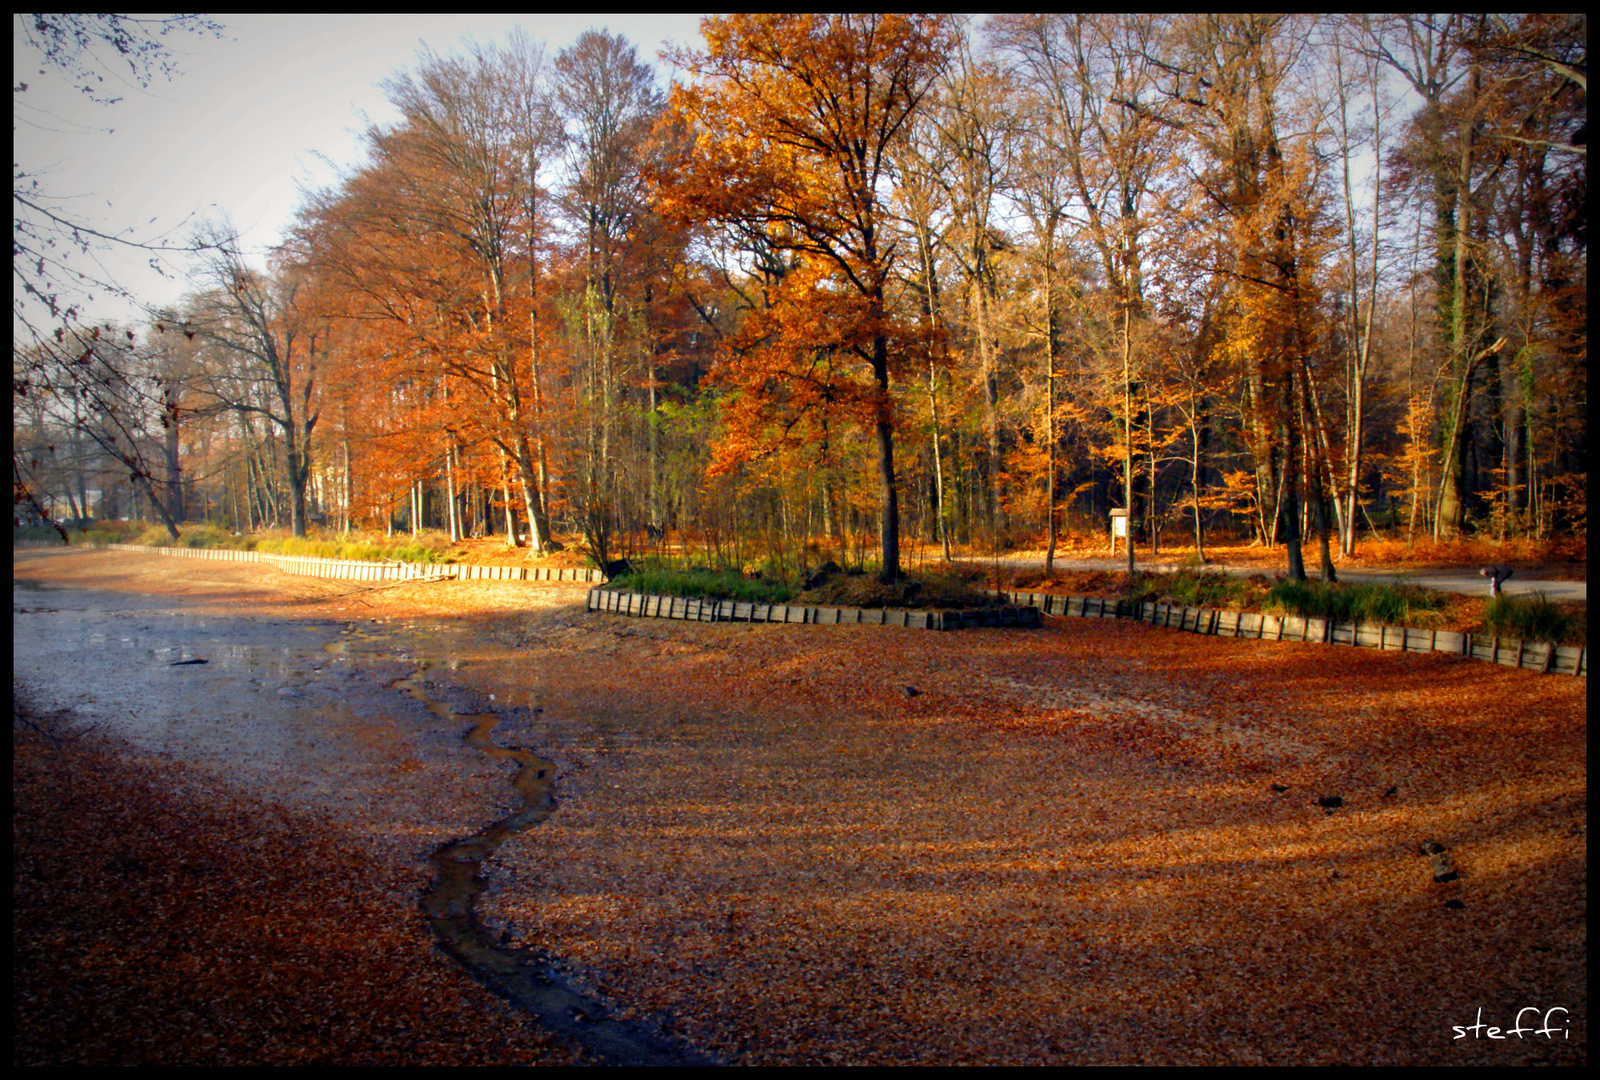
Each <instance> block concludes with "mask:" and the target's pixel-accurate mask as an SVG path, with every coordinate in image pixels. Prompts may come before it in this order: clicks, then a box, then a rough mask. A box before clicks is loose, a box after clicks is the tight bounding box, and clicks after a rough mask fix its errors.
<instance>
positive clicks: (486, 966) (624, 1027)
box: [12, 579, 716, 1065]
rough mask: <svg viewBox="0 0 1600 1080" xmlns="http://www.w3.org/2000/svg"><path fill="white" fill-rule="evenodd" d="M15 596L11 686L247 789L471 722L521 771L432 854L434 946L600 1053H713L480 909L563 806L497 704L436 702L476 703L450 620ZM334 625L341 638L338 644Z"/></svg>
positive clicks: (318, 778) (342, 778) (318, 776)
mask: <svg viewBox="0 0 1600 1080" xmlns="http://www.w3.org/2000/svg"><path fill="white" fill-rule="evenodd" d="M12 607H13V620H14V623H13V656H12V659H13V678H14V682H15V684H16V685H18V686H27V687H28V688H29V689H30V691H31V692H33V693H36V694H37V695H38V697H39V698H40V699H41V700H45V701H49V702H52V703H54V704H56V705H58V706H59V707H61V708H62V709H63V710H66V711H69V712H70V714H71V715H72V717H73V718H74V722H75V723H77V724H80V725H82V726H84V727H85V728H88V727H94V726H98V725H101V724H103V725H105V726H106V727H107V728H109V729H113V730H115V731H117V732H118V733H119V734H121V735H122V736H124V737H126V738H128V739H129V740H130V741H132V742H134V743H135V744H137V745H140V746H142V747H145V748H148V749H151V750H155V751H158V752H161V753H165V754H171V755H173V756H175V757H178V758H181V759H183V760H186V761H190V762H191V763H195V764H199V765H201V766H202V767H211V768H216V769H218V770H220V771H225V772H226V773H227V774H228V775H229V776H230V777H232V778H233V779H234V781H235V782H238V783H240V784H241V785H242V786H244V787H246V788H257V787H260V786H261V785H262V784H263V782H266V783H270V784H275V785H277V786H278V795H279V796H280V797H281V796H282V794H283V792H284V791H285V790H288V791H290V792H291V795H290V797H291V798H292V799H293V798H304V799H307V800H308V801H311V802H313V803H317V802H323V803H333V802H335V801H336V800H337V799H338V798H339V797H340V790H339V789H340V788H341V787H343V786H344V785H346V784H349V783H352V782H354V783H360V778H359V777H358V774H357V773H355V772H352V771H351V769H352V766H351V764H350V762H349V761H348V760H347V759H346V757H345V755H344V754H343V753H342V749H341V748H342V747H343V746H345V745H347V740H352V739H382V740H393V739H395V738H397V737H400V736H401V735H402V733H403V737H404V739H405V740H406V742H407V744H408V745H407V748H406V749H405V750H404V751H403V752H406V753H414V754H423V755H427V756H429V757H430V758H432V759H433V760H435V761H437V760H439V757H438V751H439V750H442V749H443V748H444V747H445V746H447V745H449V744H450V742H451V740H452V739H453V738H454V737H455V736H454V735H453V733H455V732H459V731H461V730H462V726H463V725H465V728H466V730H465V743H466V745H467V746H468V747H470V748H471V749H472V750H474V751H476V752H477V753H479V754H481V755H484V756H485V757H487V758H488V759H491V760H493V761H498V762H506V763H509V764H510V765H512V766H513V767H514V770H515V771H514V772H513V774H512V778H511V783H512V786H513V788H514V789H515V791H516V792H517V796H518V799H517V801H516V802H517V805H516V806H515V808H514V809H512V810H511V812H510V813H508V814H506V815H505V816H504V817H502V818H500V819H499V820H497V821H493V822H491V823H490V824H488V825H487V826H485V827H484V828H482V829H480V830H478V831H477V832H475V833H473V834H472V835H470V836H465V837H462V838H461V839H457V840H453V841H450V842H448V843H446V844H443V845H442V846H440V847H439V848H438V849H437V850H436V851H435V852H434V853H433V855H432V857H431V858H432V863H433V866H434V869H435V879H434V882H433V884H432V885H431V886H430V887H429V888H428V889H427V890H426V892H425V893H424V895H423V896H422V899H421V905H420V906H421V910H422V913H423V915H424V916H425V917H426V918H427V920H428V923H429V925H430V926H431V927H432V928H433V932H434V934H435V936H436V937H437V939H438V941H439V943H440V945H441V947H442V948H443V949H444V950H445V951H446V952H447V953H448V954H449V955H450V956H452V957H453V958H454V959H455V960H456V961H457V962H459V963H460V964H461V965H462V966H463V967H465V968H466V969H467V970H468V971H469V972H470V973H471V974H472V975H473V976H474V977H475V978H477V979H478V980H479V981H480V982H482V983H483V984H484V985H486V986H488V987H489V988H490V989H492V990H493V991H495V992H496V993H498V994H500V995H501V996H502V997H504V998H505V999H507V1000H508V1001H510V1002H511V1003H512V1004H513V1005H514V1006H516V1007H518V1008H520V1009H523V1010H525V1011H527V1012H529V1013H531V1014H532V1015H533V1016H534V1017H535V1018H536V1019H537V1020H538V1021H539V1023H540V1024H541V1025H543V1026H544V1027H545V1028H546V1029H547V1030H549V1031H550V1032H552V1033H553V1034H557V1035H560V1036H564V1037H566V1038H570V1039H572V1040H575V1041H576V1042H578V1043H579V1045H581V1046H583V1047H584V1048H585V1049H586V1050H588V1051H589V1053H591V1054H592V1055H594V1056H595V1057H597V1058H599V1059H600V1060H602V1061H603V1062H604V1063H605V1064H607V1065H711V1064H716V1062H715V1061H714V1060H713V1059H710V1058H707V1057H704V1056H702V1055H700V1054H698V1053H696V1052H695V1051H693V1050H692V1049H690V1048H689V1047H687V1046H685V1045H683V1044H682V1043H679V1042H677V1041H674V1040H671V1039H668V1038H664V1037H663V1036H661V1035H658V1034H656V1033H655V1032H654V1031H652V1030H650V1029H648V1028H646V1027H644V1026H641V1025H639V1024H635V1023H625V1022H623V1021H620V1020H617V1019H614V1018H612V1017H611V1016H610V1015H609V1014H608V1012H607V1010H606V1008H605V1006H604V1005H603V1004H602V1003H600V1002H599V1001H598V1000H596V999H594V998H592V997H589V996H586V995H585V994H583V993H581V992H579V991H578V990H577V989H576V988H574V987H573V985H572V984H571V982H570V980H569V979H567V978H566V977H565V976H564V974H563V973H562V966H561V964H560V962H559V960H558V958H556V957H553V956H549V955H547V954H543V953H541V952H539V951H538V950H534V949H527V948H514V947H508V946H506V945H502V944H501V943H500V942H499V940H498V939H497V938H495V937H494V936H493V935H492V934H491V933H490V932H489V931H488V930H487V929H486V928H485V927H484V926H483V924H482V923H481V922H480V921H479V919H478V916H477V912H476V905H477V902H478V898H479V897H480V895H481V894H482V892H483V889H484V881H483V870H484V864H485V862H486V861H487V860H488V859H490V858H491V857H492V856H493V855H494V853H495V851H496V850H497V849H498V848H499V846H500V845H501V844H502V843H504V842H505V841H506V840H508V839H510V838H512V837H514V836H516V835H517V834H519V833H521V832H523V831H525V830H527V829H530V828H532V827H533V826H535V825H538V824H539V823H540V822H542V821H544V820H545V819H546V818H547V817H549V816H550V814H551V813H552V812H554V810H555V809H556V800H555V788H556V769H555V765H554V764H553V763H552V762H551V761H550V760H548V759H546V758H544V757H542V756H540V755H539V754H538V753H535V752H534V751H532V750H526V749H520V748H514V747H504V746H501V745H499V744H498V743H497V742H496V741H495V731H496V728H497V726H498V725H499V724H500V722H501V719H502V715H501V714H500V713H496V712H471V711H465V710H460V711H458V709H456V708H454V707H452V706H451V704H449V703H448V702H447V701H445V700H441V699H442V698H444V697H447V696H448V697H454V698H455V699H456V700H457V701H462V700H471V699H470V698H464V697H463V694H462V691H461V690H460V689H459V688H456V687H452V686H450V685H448V684H447V683H444V682H440V683H438V684H435V683H434V682H433V681H431V680H430V679H429V678H428V676H429V675H430V674H431V673H442V672H448V671H450V670H452V669H454V668H456V667H457V666H459V661H458V660H456V659H455V658H454V657H453V652H454V650H453V649H452V648H451V645H450V640H449V639H451V638H452V637H453V636H454V634H455V630H454V628H452V627H449V626H440V627H434V628H428V627H421V626H411V625H406V626H390V627H383V628H382V629H378V628H375V627H358V626H356V625H355V624H350V623H346V624H344V625H343V626H342V627H341V626H340V624H339V623H337V622H332V621H321V622H306V623H294V622H287V621H280V620H259V621H258V620H253V619H249V618H233V617H228V616H220V617H219V616H213V615H204V616H201V615H193V614H189V613H187V612H185V611H184V610H182V605H181V602H178V603H175V602H174V601H173V600H172V599H171V598H155V597H147V596H139V595H130V594H125V593H112V592H98V591H93V590H81V589H73V588H56V587H51V586H48V585H42V584H41V583H37V582H33V581H28V580H25V579H18V580H16V581H14V591H13V605H12ZM330 632H331V633H332V634H335V635H337V636H336V637H334V639H333V640H331V641H330V640H329V637H330ZM433 657H446V658H447V659H444V660H439V659H434V658H433ZM395 661H398V662H399V663H400V664H401V665H403V666H402V667H401V669H400V670H402V671H405V670H408V669H409V670H410V673H409V674H407V675H404V676H402V677H400V678H393V679H388V680H386V681H376V682H375V681H373V680H371V679H370V678H364V677H361V676H360V674H358V671H357V670H356V669H357V668H358V667H359V668H363V669H366V670H368V671H370V670H372V668H373V667H375V666H377V667H378V668H379V670H381V666H382V665H384V664H390V663H393V662H395ZM390 670H391V671H392V670H393V669H392V668H391V669H390ZM396 691H398V692H399V693H401V694H403V695H406V696H407V697H408V698H409V699H411V700H412V701H414V702H416V703H417V705H419V706H421V708H422V709H424V710H426V712H427V714H428V715H429V716H431V717H433V718H434V719H435V720H436V721H437V723H436V724H423V725H421V726H416V727H413V726H411V725H410V724H407V723H404V722H400V724H399V726H397V723H396V722H395V721H393V720H390V719H388V717H389V714H390V713H393V712H394V710H393V705H392V703H393V701H394V693H395V692H396ZM405 711H407V710H402V712H401V713H395V715H396V716H400V715H403V713H404V712H405ZM418 719H419V720H420V718H418ZM391 745H392V744H391ZM456 745H460V744H459V743H457V744H456ZM430 747H432V748H437V749H430ZM449 756H450V757H454V756H455V755H454V754H451V755H449ZM458 760H459V759H458ZM335 770H337V771H335ZM370 779H371V782H383V781H382V780H381V779H380V777H379V776H377V775H373V776H371V778H370Z"/></svg>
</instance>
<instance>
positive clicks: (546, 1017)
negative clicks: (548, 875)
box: [389, 660, 717, 1065]
mask: <svg viewBox="0 0 1600 1080" xmlns="http://www.w3.org/2000/svg"><path fill="white" fill-rule="evenodd" d="M435 666H436V663H435V662H433V661H426V660H423V661H419V666H418V667H417V669H416V670H415V671H413V672H412V673H411V674H410V675H407V676H405V677H403V678H399V679H395V680H394V681H393V682H391V683H390V684H389V687H390V689H392V690H398V691H401V692H402V693H405V694H407V695H409V696H410V697H411V698H412V699H413V700H415V701H416V702H417V703H419V704H420V705H422V706H423V708H425V709H427V711H428V712H429V713H431V714H432V715H434V716H435V717H438V718H439V719H440V720H441V721H443V722H445V723H446V724H450V725H452V726H453V725H455V724H459V723H463V722H464V723H467V724H469V725H470V727H469V728H468V729H467V733H466V741H467V744H468V745H470V746H472V747H473V748H474V749H476V750H478V751H479V752H481V753H483V754H485V755H486V756H488V757H490V758H493V759H495V760H497V761H503V762H508V763H510V764H512V765H514V766H515V767H516V772H515V773H514V774H513V776H512V779H511V784H512V787H513V788H514V789H515V790H516V792H517V795H518V797H519V799H520V801H521V806H520V807H519V808H518V809H516V810H513V811H512V812H511V813H510V814H508V815H506V816H505V817H503V818H500V819H499V820H498V821H494V822H491V823H490V824H489V825H487V826H485V827H484V828H482V829H480V830H478V831H477V832H476V833H473V834H472V835H471V836H467V837H464V838H462V839H460V840H452V841H450V842H449V843H447V844H444V845H442V846H440V847H439V848H438V850H436V851H435V852H434V853H433V856H432V861H433V866H434V870H435V874H436V877H435V880H434V883H433V885H432V886H431V887H430V888H429V889H428V890H427V891H426V892H424V893H423V896H422V903H421V909H422V913H423V915H424V917H426V918H427V920H428V924H429V926H431V927H432V928H433V932H434V936H435V937H436V938H438V940H439V944H440V945H441V947H443V949H444V950H445V951H446V952H447V953H449V954H450V955H451V956H452V957H453V958H454V959H455V960H456V962H457V963H459V964H461V966H462V967H464V968H466V969H467V970H468V971H469V972H471V973H472V975H473V977H474V978H476V979H477V980H478V981H479V982H481V983H483V984H484V985H485V986H487V987H489V988H490V989H491V990H493V991H494V992H495V993H497V994H499V995H500V996H501V997H503V998H505V999H506V1000H508V1001H510V1002H511V1003H512V1004H513V1005H515V1006H516V1007H518V1008H520V1009H522V1010H524V1011H525V1012H529V1013H531V1014H533V1015H534V1016H535V1017H536V1018H537V1019H538V1020H539V1023H540V1024H541V1025H543V1026H544V1028H545V1029H546V1030H548V1031H550V1032H552V1033H554V1034H557V1035H561V1036H564V1037H566V1038H569V1039H573V1040H575V1041H576V1042H578V1043H579V1044H580V1045H582V1046H583V1047H584V1048H585V1049H586V1050H588V1051H589V1052H590V1053H592V1054H594V1055H595V1056H597V1057H599V1058H600V1059H602V1061H603V1062H604V1063H605V1064H607V1065H714V1064H717V1062H716V1061H715V1060H713V1059H711V1058H708V1057H705V1056H704V1055H701V1054H698V1053H696V1052H695V1051H693V1050H692V1049H690V1048H689V1047H687V1046H685V1045H683V1044H682V1043H680V1042H677V1041H676V1040H671V1039H667V1038H663V1037H661V1036H659V1035H657V1034H655V1033H653V1032H651V1031H649V1030H647V1029H646V1028H644V1027H641V1026H640V1025H638V1024H632V1023H626V1022H623V1021H620V1020H616V1019H613V1018H612V1017H611V1016H610V1015H609V1014H608V1013H607V1010H606V1008H605V1006H604V1005H602V1004H601V1003H600V1002H599V1001H597V1000H595V999H594V998H592V997H589V996H587V995H585V994H583V993H581V992H579V991H578V990H577V989H575V988H574V987H573V986H572V985H571V983H570V982H569V981H568V980H567V979H566V978H565V977H564V976H563V975H562V973H561V971H560V965H559V963H558V962H557V961H556V960H555V958H554V957H550V956H548V955H545V954H543V953H541V952H540V951H538V950H534V949H529V948H521V947H512V946H507V945H503V944H501V943H500V941H499V940H498V939H497V938H496V937H495V936H494V935H493V934H491V933H490V932H489V930H488V929H487V928H485V927H484V925H483V924H482V923H481V922H480V921H479V919H478V915H477V901H478V898H479V897H480V896H481V895H482V893H483V890H484V881H483V877H482V870H483V866H484V863H485V862H487V861H488V860H489V858H490V857H492V856H493V855H494V853H495V850H496V849H497V848H499V846H500V845H501V844H502V843H504V842H505V841H506V840H508V839H510V838H511V837H513V836H516V835H517V834H518V833H521V832H523V831H525V830H527V829H530V828H532V827H533V826H535V825H538V824H540V823H541V822H543V821H544V820H545V819H546V818H548V817H549V816H550V815H551V814H552V813H554V812H555V809H556V799H555V786H556V769H555V763H554V762H552V761H550V760H549V759H548V758H545V757H541V756H540V755H539V754H537V753H535V752H534V751H532V750H525V749H520V748H515V747H503V746H500V745H499V744H498V743H496V742H495V741H494V736H493V733H494V729H495V727H496V726H497V725H498V724H499V723H500V716H499V714H498V713H494V712H479V713H458V712H456V711H455V710H454V709H453V708H452V707H451V706H450V705H449V704H447V703H445V702H442V701H438V700H435V699H434V698H432V697H430V695H429V694H428V692H427V688H426V685H425V680H424V676H425V675H426V674H427V673H428V672H429V671H430V670H431V669H433V668H434V667H435Z"/></svg>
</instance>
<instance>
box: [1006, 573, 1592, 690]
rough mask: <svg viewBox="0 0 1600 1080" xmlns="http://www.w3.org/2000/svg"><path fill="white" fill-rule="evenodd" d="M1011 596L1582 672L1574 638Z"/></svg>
mask: <svg viewBox="0 0 1600 1080" xmlns="http://www.w3.org/2000/svg"><path fill="white" fill-rule="evenodd" d="M1004 595H1005V596H1007V597H1008V598H1010V600H1011V601H1012V602H1013V603H1017V604H1026V605H1028V606H1029V607H1033V608H1037V609H1039V610H1040V611H1043V612H1044V613H1045V614H1047V615H1068V616H1075V617H1081V618H1091V619H1095V618H1101V619H1138V620H1140V621H1141V622H1147V623H1150V624H1152V625H1154V626H1166V627H1171V628H1172V629H1174V630H1187V631H1189V632H1191V633H1195V634H1211V635H1216V636H1220V637H1242V638H1258V639H1261V640H1265V641H1315V642H1320V643H1322V644H1324V645H1352V646H1356V647H1358V648H1365V649H1390V650H1394V651H1396V652H1445V653H1452V654H1454V655H1456V656H1466V657H1471V658H1472V659H1475V660H1488V661H1490V662H1491V663H1495V664H1504V665H1506V666H1507V667H1519V668H1529V669H1531V670H1533V671H1540V672H1545V673H1548V674H1560V675H1577V676H1580V677H1583V678H1587V677H1588V675H1589V657H1588V650H1586V649H1584V648H1582V647H1580V646H1577V645H1552V644H1551V643H1550V642H1547V641H1545V642H1533V641H1515V640H1511V639H1505V638H1498V637H1494V636H1492V635H1486V634H1462V633H1456V632H1453V631H1449V630H1417V629H1414V628H1412V627H1408V626H1385V625H1382V624H1380V623H1360V622H1357V623H1341V622H1333V621H1331V620H1328V619H1313V618H1305V617H1302V616H1299V615H1262V614H1258V613H1255V612H1249V611H1222V610H1219V609H1216V608H1203V607H1184V606H1180V605H1176V604H1157V603H1154V602H1152V601H1144V602H1142V603H1134V602H1131V601H1117V600H1102V599H1099V598H1097V597H1092V596H1063V595H1061V594H1060V593H1032V592H1008V593H1005V594H1004Z"/></svg>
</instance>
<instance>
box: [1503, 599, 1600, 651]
mask: <svg viewBox="0 0 1600 1080" xmlns="http://www.w3.org/2000/svg"><path fill="white" fill-rule="evenodd" d="M1483 624H1484V628H1485V629H1486V630H1487V631H1488V632H1489V633H1491V634H1495V635H1497V636H1499V637H1509V638H1521V639H1522V640H1524V641H1575V642H1579V643H1582V642H1585V641H1586V639H1587V634H1586V632H1585V629H1586V628H1585V626H1584V624H1583V623H1582V622H1581V621H1580V620H1579V619H1577V618H1575V617H1574V616H1573V615H1571V614H1570V613H1568V612H1566V611H1563V610H1562V609H1561V608H1560V607H1558V606H1557V605H1555V604H1554V603H1552V602H1551V601H1550V599H1549V598H1548V597H1546V596H1545V595H1544V594H1543V593H1538V594H1536V595H1534V596H1497V597H1495V598H1494V599H1492V600H1490V601H1489V603H1488V605H1487V606H1486V607H1485V608H1484V611H1483Z"/></svg>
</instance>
